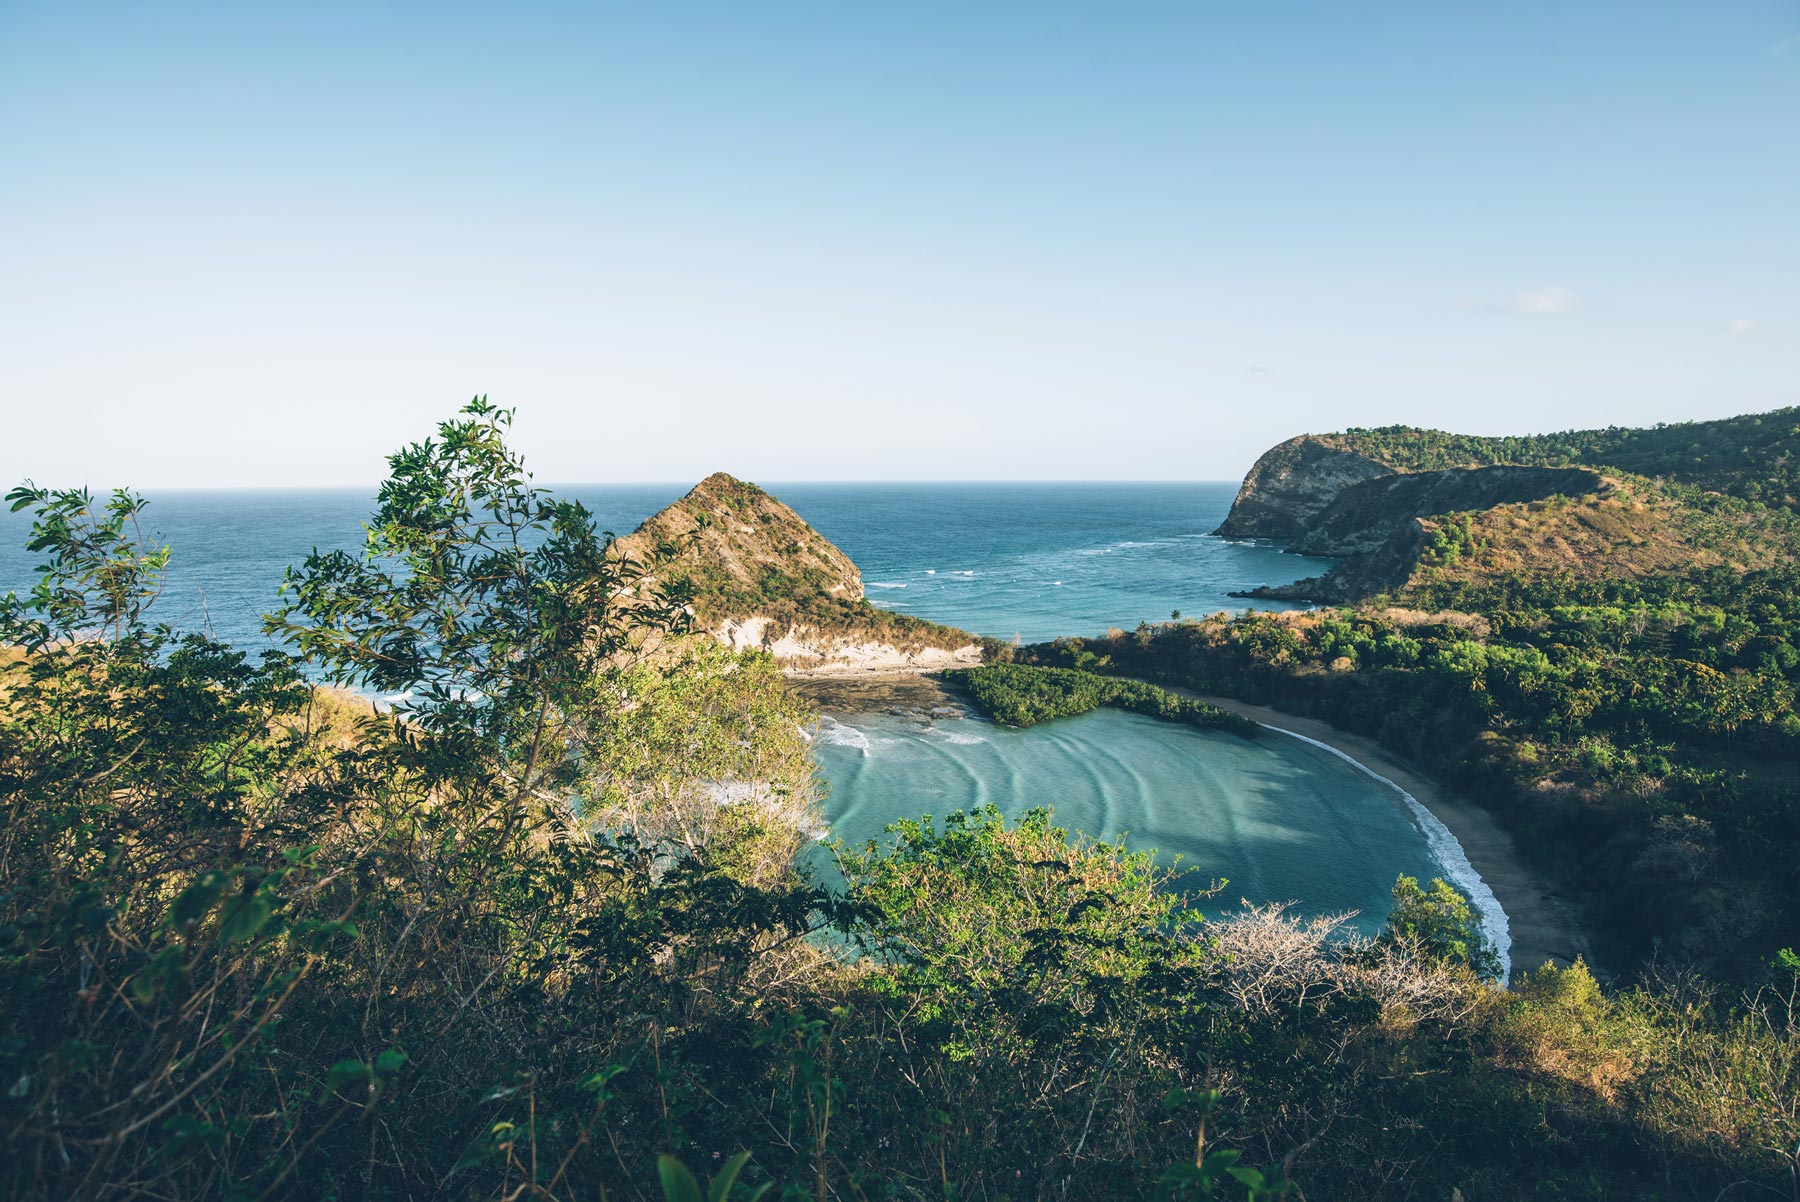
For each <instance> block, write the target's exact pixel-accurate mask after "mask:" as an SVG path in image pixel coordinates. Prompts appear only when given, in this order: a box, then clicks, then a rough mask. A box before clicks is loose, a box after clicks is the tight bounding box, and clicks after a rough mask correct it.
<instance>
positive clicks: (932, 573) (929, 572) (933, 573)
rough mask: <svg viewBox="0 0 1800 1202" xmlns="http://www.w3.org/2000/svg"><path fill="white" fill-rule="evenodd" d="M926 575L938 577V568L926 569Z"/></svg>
mask: <svg viewBox="0 0 1800 1202" xmlns="http://www.w3.org/2000/svg"><path fill="white" fill-rule="evenodd" d="M925 574H926V575H927V576H936V575H937V569H936V568H926V569H925Z"/></svg>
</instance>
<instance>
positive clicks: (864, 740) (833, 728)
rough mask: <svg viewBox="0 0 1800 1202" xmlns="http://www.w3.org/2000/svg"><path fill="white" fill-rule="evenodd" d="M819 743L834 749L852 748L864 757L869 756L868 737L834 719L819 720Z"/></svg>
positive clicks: (824, 718) (823, 718)
mask: <svg viewBox="0 0 1800 1202" xmlns="http://www.w3.org/2000/svg"><path fill="white" fill-rule="evenodd" d="M819 742H821V743H827V744H830V745H831V746H834V747H854V748H856V749H857V750H858V751H860V752H862V753H863V754H864V755H868V754H869V747H870V744H869V736H868V735H866V734H864V733H863V732H862V731H860V730H858V729H856V727H854V726H846V725H844V724H843V723H842V722H839V721H838V720H837V719H836V718H832V717H822V718H820V719H819Z"/></svg>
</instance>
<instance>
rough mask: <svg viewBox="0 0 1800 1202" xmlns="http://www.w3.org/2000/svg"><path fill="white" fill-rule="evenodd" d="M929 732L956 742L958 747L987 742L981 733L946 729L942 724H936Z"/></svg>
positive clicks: (947, 741)
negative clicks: (971, 733) (965, 732)
mask: <svg viewBox="0 0 1800 1202" xmlns="http://www.w3.org/2000/svg"><path fill="white" fill-rule="evenodd" d="M927 733H928V734H934V735H936V736H938V737H939V738H940V739H942V740H944V742H946V743H954V744H956V745H957V746H958V747H973V746H974V745H975V744H977V743H985V742H987V740H986V739H984V738H982V737H981V736H980V735H965V734H963V733H962V732H961V731H959V730H945V729H944V728H943V727H941V726H934V727H932V728H931V729H930V730H929V731H928V732H927Z"/></svg>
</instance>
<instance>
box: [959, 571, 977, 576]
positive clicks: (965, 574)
mask: <svg viewBox="0 0 1800 1202" xmlns="http://www.w3.org/2000/svg"><path fill="white" fill-rule="evenodd" d="M961 574H962V575H964V576H973V575H974V574H975V573H973V572H963V573H961Z"/></svg>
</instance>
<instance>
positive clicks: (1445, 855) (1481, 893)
mask: <svg viewBox="0 0 1800 1202" xmlns="http://www.w3.org/2000/svg"><path fill="white" fill-rule="evenodd" d="M1257 725H1258V726H1260V727H1262V728H1263V729H1264V730H1273V731H1279V732H1280V733H1281V734H1284V735H1288V736H1290V737H1291V738H1295V739H1299V740H1300V741H1301V742H1302V743H1310V744H1312V746H1314V747H1320V748H1323V749H1324V750H1326V751H1329V752H1330V753H1331V754H1332V755H1335V756H1337V757H1338V758H1339V759H1340V760H1343V761H1344V762H1345V763H1347V764H1349V765H1351V766H1352V767H1354V768H1355V769H1356V770H1357V771H1358V772H1361V773H1363V774H1364V775H1365V776H1369V777H1373V778H1374V779H1375V780H1378V781H1380V782H1381V783H1382V784H1384V785H1386V786H1387V787H1388V788H1390V789H1392V790H1393V791H1394V792H1396V793H1398V794H1399V795H1400V799H1401V800H1402V801H1404V802H1405V803H1406V807H1407V809H1409V810H1411V811H1412V816H1413V821H1414V822H1415V823H1417V824H1418V827H1419V833H1420V834H1422V835H1424V836H1425V845H1426V846H1427V847H1429V848H1430V849H1431V854H1432V855H1433V856H1436V857H1437V861H1438V863H1440V864H1442V865H1443V866H1444V874H1445V875H1446V876H1448V877H1449V878H1450V883H1451V884H1452V885H1455V886H1456V887H1457V888H1458V889H1461V890H1462V891H1463V892H1464V893H1466V894H1468V895H1469V901H1470V903H1471V904H1473V905H1474V907H1475V910H1476V912H1477V913H1478V914H1480V915H1481V927H1482V932H1483V933H1484V934H1485V935H1486V936H1487V939H1488V942H1489V943H1491V944H1493V945H1494V954H1495V955H1496V956H1497V957H1498V958H1499V960H1500V982H1501V984H1505V983H1506V982H1507V981H1508V980H1510V979H1511V978H1512V927H1511V925H1510V924H1509V923H1508V921H1507V918H1506V911H1505V910H1504V909H1503V908H1502V907H1501V905H1500V899H1499V898H1497V897H1495V896H1494V891H1493V890H1492V889H1490V888H1489V887H1488V883H1487V882H1486V881H1484V880H1482V879H1481V874H1480V873H1479V872H1476V871H1475V865H1473V864H1471V863H1469V856H1468V853H1467V852H1465V851H1463V845H1462V844H1461V843H1460V842H1458V841H1457V838H1456V836H1455V835H1453V834H1451V833H1450V828H1449V827H1447V826H1445V825H1444V824H1443V822H1442V820H1440V819H1439V818H1438V816H1437V815H1436V814H1433V813H1432V812H1431V811H1430V810H1428V809H1426V808H1425V806H1424V803H1422V802H1421V801H1420V800H1419V799H1418V798H1416V797H1414V796H1413V795H1412V794H1411V793H1408V792H1407V791H1406V790H1405V789H1403V788H1401V787H1400V786H1399V784H1397V783H1396V782H1394V781H1392V780H1389V779H1388V778H1387V777H1385V776H1383V775H1381V773H1379V772H1377V771H1375V769H1373V768H1371V767H1369V766H1368V765H1367V764H1365V763H1363V762H1362V761H1361V760H1359V759H1357V758H1356V757H1355V756H1353V755H1351V754H1350V753H1349V752H1346V751H1340V750H1338V749H1337V748H1336V747H1333V746H1332V745H1331V744H1330V743H1324V742H1321V741H1319V740H1318V739H1310V738H1308V737H1306V736H1305V735H1303V734H1300V733H1299V732H1297V731H1292V730H1287V729H1284V728H1283V727H1280V726H1270V725H1269V724H1268V723H1267V722H1258V723H1257Z"/></svg>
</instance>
